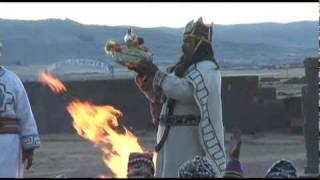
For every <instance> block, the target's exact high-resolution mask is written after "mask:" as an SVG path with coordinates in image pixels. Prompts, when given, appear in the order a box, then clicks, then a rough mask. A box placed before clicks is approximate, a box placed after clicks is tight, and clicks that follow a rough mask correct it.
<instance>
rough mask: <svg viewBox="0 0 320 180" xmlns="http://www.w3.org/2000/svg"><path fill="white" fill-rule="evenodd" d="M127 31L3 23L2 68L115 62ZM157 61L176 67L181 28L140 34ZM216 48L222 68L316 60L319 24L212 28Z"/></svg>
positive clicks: (65, 23)
mask: <svg viewBox="0 0 320 180" xmlns="http://www.w3.org/2000/svg"><path fill="white" fill-rule="evenodd" d="M127 28H128V27H126V26H100V25H84V24H80V23H78V22H75V21H73V20H70V19H65V20H60V19H47V20H39V21H25V20H23V21H22V20H7V19H0V40H1V41H2V43H3V57H2V60H1V61H2V62H1V63H3V64H22V65H24V64H51V63H54V62H56V61H61V60H63V59H67V58H90V59H99V60H107V61H111V57H110V56H108V55H106V54H105V52H104V49H103V48H104V45H105V43H106V41H108V40H110V39H113V40H117V41H123V37H124V35H125V33H126V32H127ZM133 28H134V31H135V32H136V33H137V34H139V35H141V36H142V37H144V39H145V43H146V46H148V47H149V48H150V49H151V50H152V51H153V52H154V54H155V60H156V61H173V62H174V61H177V59H178V58H179V56H180V54H181V42H182V33H183V28H167V27H157V28H139V27H133ZM213 29H214V31H213V35H214V40H213V47H214V51H215V56H216V58H217V59H218V61H220V62H227V63H257V64H268V63H270V62H272V63H281V62H286V61H288V62H289V61H301V60H302V59H303V58H304V57H308V56H317V54H318V22H317V21H301V22H293V23H287V24H280V23H259V24H239V25H214V28H213Z"/></svg>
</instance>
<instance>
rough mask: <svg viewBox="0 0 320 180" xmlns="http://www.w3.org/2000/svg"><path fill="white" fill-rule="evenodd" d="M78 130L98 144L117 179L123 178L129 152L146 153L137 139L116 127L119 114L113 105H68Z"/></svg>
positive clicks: (84, 102)
mask: <svg viewBox="0 0 320 180" xmlns="http://www.w3.org/2000/svg"><path fill="white" fill-rule="evenodd" d="M67 110H68V112H69V113H70V115H71V116H72V118H73V126H74V128H75V129H76V130H77V133H78V134H79V135H80V136H81V137H83V138H85V139H87V140H89V141H91V142H93V143H94V144H95V145H97V146H99V147H100V148H101V150H102V152H103V154H104V156H103V160H104V163H105V165H106V166H108V167H109V168H110V169H111V170H112V172H113V173H114V174H115V177H117V178H126V175H127V164H128V159H129V154H130V153H131V152H145V150H144V148H143V147H141V146H140V145H139V143H138V138H137V137H136V136H135V135H134V134H133V133H132V132H130V131H129V130H128V129H126V128H125V127H122V126H119V123H118V121H119V118H121V117H122V113H121V112H120V111H119V110H117V109H115V108H114V107H112V106H97V105H94V104H91V103H90V102H86V101H79V100H76V101H73V102H71V103H70V104H69V105H68V107H67Z"/></svg>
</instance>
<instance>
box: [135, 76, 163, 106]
mask: <svg viewBox="0 0 320 180" xmlns="http://www.w3.org/2000/svg"><path fill="white" fill-rule="evenodd" d="M135 83H136V84H137V86H138V88H139V90H140V91H141V92H142V93H143V94H144V95H145V96H146V97H147V99H148V100H149V101H151V102H155V101H157V99H158V98H157V97H158V96H160V95H159V94H160V93H161V92H160V91H161V90H160V89H159V88H158V89H153V87H152V77H150V76H147V75H144V74H141V73H138V75H137V76H136V77H135Z"/></svg>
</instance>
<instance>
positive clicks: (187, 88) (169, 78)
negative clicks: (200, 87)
mask: <svg viewBox="0 0 320 180" xmlns="http://www.w3.org/2000/svg"><path fill="white" fill-rule="evenodd" d="M153 88H154V89H156V88H161V89H162V91H163V93H164V94H165V95H166V96H167V97H169V98H172V99H176V100H179V101H184V102H192V101H193V100H194V98H193V89H194V88H193V85H192V84H191V82H189V81H188V80H187V79H186V78H179V77H177V76H175V75H173V74H167V73H164V72H162V71H160V70H158V71H157V72H156V74H155V77H154V79H153Z"/></svg>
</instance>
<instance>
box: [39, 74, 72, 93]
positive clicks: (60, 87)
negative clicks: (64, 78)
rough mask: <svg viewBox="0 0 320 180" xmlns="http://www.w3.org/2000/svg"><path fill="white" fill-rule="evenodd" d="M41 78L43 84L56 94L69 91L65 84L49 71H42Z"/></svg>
mask: <svg viewBox="0 0 320 180" xmlns="http://www.w3.org/2000/svg"><path fill="white" fill-rule="evenodd" d="M39 78H40V80H41V82H42V83H43V84H46V85H48V86H49V87H50V89H51V90H52V91H53V92H54V93H64V92H66V91H67V88H66V87H65V86H64V84H63V83H62V82H61V81H60V80H59V79H58V78H56V77H55V76H54V75H52V74H50V73H49V72H48V71H47V70H44V71H41V72H40V73H39Z"/></svg>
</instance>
